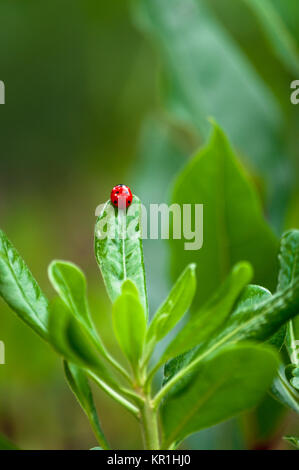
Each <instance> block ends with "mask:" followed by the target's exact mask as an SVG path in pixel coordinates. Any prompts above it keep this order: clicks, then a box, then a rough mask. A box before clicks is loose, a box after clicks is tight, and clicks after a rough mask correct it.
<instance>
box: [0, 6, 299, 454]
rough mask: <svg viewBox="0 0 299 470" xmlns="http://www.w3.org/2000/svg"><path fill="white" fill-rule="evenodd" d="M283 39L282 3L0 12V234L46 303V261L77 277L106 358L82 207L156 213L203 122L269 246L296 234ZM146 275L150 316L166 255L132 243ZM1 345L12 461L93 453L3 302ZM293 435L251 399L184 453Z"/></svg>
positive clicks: (288, 424) (1, 392)
mask: <svg viewBox="0 0 299 470" xmlns="http://www.w3.org/2000/svg"><path fill="white" fill-rule="evenodd" d="M259 3H263V5H264V7H265V9H264V8H262V9H261V8H259V7H258V4H259ZM277 33H278V34H277ZM298 42H299V5H298V1H297V0H268V1H267V2H256V1H253V0H240V1H238V2H236V1H235V0H226V1H225V2H223V1H222V0H209V1H207V0H163V1H161V0H136V1H128V0H118V1H114V2H107V1H105V2H104V1H101V0H51V1H48V0H44V1H43V2H40V1H37V0H1V1H0V79H1V80H3V81H4V83H5V86H6V104H5V105H3V106H0V144H1V148H0V226H1V228H2V229H3V230H4V231H5V232H6V233H7V234H8V236H9V238H10V239H11V240H12V241H13V243H14V244H15V245H16V246H17V248H18V250H19V251H20V253H21V254H22V255H23V257H24V258H25V260H26V262H27V263H28V265H29V266H30V268H31V270H32V272H33V274H34V276H35V277H36V278H37V279H38V281H39V282H40V285H41V286H42V288H43V290H44V291H45V293H46V294H48V295H49V297H51V296H52V295H53V291H52V289H51V287H50V285H49V282H48V280H47V266H48V264H49V262H50V261H51V260H52V259H53V258H60V259H66V260H72V261H74V262H76V263H77V264H78V265H79V266H80V267H82V269H83V270H84V271H85V272H86V275H87V278H88V289H89V299H90V304H91V307H92V312H93V316H94V319H95V321H96V322H97V324H98V326H99V329H100V331H101V334H102V336H103V339H104V341H105V342H106V343H107V345H108V346H110V347H111V348H112V350H113V351H115V353H116V354H117V353H118V352H117V350H116V346H115V343H114V340H113V338H112V334H111V323H110V305H109V301H108V298H107V296H106V293H105V291H104V289H103V284H102V280H101V277H100V273H99V271H98V268H97V266H96V263H95V260H94V255H93V225H94V222H95V216H94V212H95V208H96V206H97V205H98V204H100V203H102V202H104V201H105V200H106V199H107V198H108V197H109V193H110V190H111V187H112V186H114V185H115V184H118V183H126V184H128V185H130V186H131V187H132V189H133V191H134V192H135V193H136V194H138V196H139V197H140V198H141V199H142V200H143V201H144V202H145V203H149V202H165V201H167V200H168V195H169V191H170V188H171V184H172V180H173V177H174V175H175V174H176V173H177V172H178V171H179V169H180V168H181V167H182V166H183V165H184V163H185V162H186V161H187V159H188V158H189V157H190V155H191V154H192V153H193V152H194V151H195V150H196V149H197V148H198V147H199V146H200V145H201V144H202V143H203V142H204V141H205V140H206V138H207V135H208V133H209V123H208V121H207V117H208V116H213V117H214V118H216V119H217V120H218V122H219V123H220V124H221V125H222V126H223V128H224V129H225V130H226V132H227V133H228V135H229V137H230V139H231V141H232V143H233V145H234V146H235V147H236V149H237V151H238V153H239V155H240V159H241V160H242V161H243V163H244V164H245V166H246V167H247V169H248V171H249V172H250V173H251V175H252V178H253V179H254V181H255V183H256V187H257V189H258V191H259V194H260V197H261V200H262V201H263V204H264V208H265V216H266V217H267V218H268V220H269V222H270V223H271V225H272V227H273V229H274V230H275V231H276V233H277V234H280V233H281V232H282V231H283V230H284V229H285V228H289V227H299V191H298V181H299V158H298V156H299V154H298V136H299V105H298V106H295V105H293V104H291V102H290V94H291V90H290V83H291V81H292V80H295V79H299V62H298V60H297V59H298V56H297V48H298ZM145 262H146V270H147V275H148V283H149V296H150V303H151V308H152V310H153V309H154V308H155V307H156V306H157V305H158V304H159V302H160V301H161V300H162V299H163V297H164V295H165V293H166V292H167V289H168V287H169V285H170V279H169V275H168V274H169V269H168V247H167V243H166V242H165V243H164V242H161V241H146V242H145ZM0 339H1V340H2V341H4V342H5V347H6V365H4V366H0V431H1V432H2V433H4V434H5V435H6V436H8V437H9V438H10V439H12V440H13V441H14V442H15V443H17V444H18V446H20V447H21V448H31V449H54V448H56V449H64V448H68V449H72V448H74V449H75V448H86V449H87V448H90V447H92V446H94V445H95V439H94V437H93V435H92V433H91V431H90V429H89V425H88V422H87V420H86V418H85V416H84V414H83V413H82V412H81V410H80V408H79V406H78V405H77V403H76V401H75V398H74V397H73V395H72V394H71V392H70V391H69V390H68V388H67V385H66V383H65V381H64V377H63V371H62V367H61V361H60V359H59V358H58V356H57V355H56V354H55V353H54V352H53V351H52V350H51V349H50V347H48V346H47V345H45V344H44V343H43V342H42V341H41V340H40V339H39V338H38V337H37V336H36V335H35V334H34V333H33V332H31V330H29V328H27V327H26V326H25V325H23V324H22V323H21V322H20V321H19V319H18V318H17V317H16V316H15V314H14V313H12V312H11V311H9V309H8V308H7V307H6V305H5V304H4V302H2V301H1V302H0ZM95 398H96V402H97V407H98V411H99V415H100V418H101V421H102V424H103V427H104V429H105V431H106V433H107V436H108V439H109V440H110V442H111V444H112V445H113V446H114V447H116V448H123V449H127V448H137V447H139V446H140V441H139V438H138V434H139V430H138V427H137V425H136V423H135V422H134V420H133V418H131V417H130V416H129V415H128V414H127V412H125V411H123V410H122V409H121V408H120V407H119V406H118V405H116V404H114V403H113V402H112V401H111V400H110V399H109V398H106V397H105V396H104V395H103V394H102V393H101V392H98V391H95ZM267 416H271V420H268V419H267ZM296 427H297V430H298V421H297V422H296V417H295V416H294V415H293V414H292V413H290V412H286V411H285V410H283V409H282V408H281V407H280V405H278V404H275V403H273V402H270V403H269V402H266V403H265V405H264V407H262V408H260V409H259V411H258V412H257V413H255V415H254V417H253V416H252V415H251V416H247V417H246V416H243V417H242V418H241V419H237V420H233V421H231V422H229V423H225V424H223V425H221V426H217V427H215V428H213V429H210V430H207V431H204V432H201V433H199V434H198V435H196V436H194V437H192V439H190V440H189V443H188V445H189V446H190V447H193V448H198V449H199V448H207V449H225V448H228V449H231V448H234V449H238V448H250V447H254V446H259V445H260V446H263V445H265V442H266V443H267V446H270V447H272V448H283V447H285V446H286V444H284V443H283V441H282V440H281V435H282V434H287V433H291V432H296ZM269 443H270V444H269Z"/></svg>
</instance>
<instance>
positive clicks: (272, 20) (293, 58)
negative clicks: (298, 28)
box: [245, 0, 299, 76]
mask: <svg viewBox="0 0 299 470" xmlns="http://www.w3.org/2000/svg"><path fill="white" fill-rule="evenodd" d="M245 3H247V4H248V6H249V7H250V8H252V10H253V11H254V13H255V14H256V15H257V17H258V18H259V20H260V23H261V25H262V27H263V31H264V33H265V34H266V35H267V37H268V39H269V42H270V44H271V45H272V47H273V50H274V52H275V53H276V55H277V57H278V58H279V59H280V61H281V62H282V63H283V64H284V65H285V66H286V67H287V68H288V69H289V71H290V72H291V73H292V74H293V75H295V76H297V75H298V73H299V54H298V47H297V44H296V41H295V39H294V38H293V36H292V34H291V33H290V31H289V30H288V28H287V26H286V24H285V23H284V21H283V20H282V18H281V16H280V15H279V14H278V12H277V10H276V9H275V7H274V5H273V4H272V3H271V2H270V1H269V0H263V1H262V2H261V1H259V0H245Z"/></svg>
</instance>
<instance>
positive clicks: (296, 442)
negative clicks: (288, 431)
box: [284, 436, 299, 449]
mask: <svg viewBox="0 0 299 470" xmlns="http://www.w3.org/2000/svg"><path fill="white" fill-rule="evenodd" d="M284 439H285V440H286V441H288V442H289V443H290V444H292V445H293V446H294V447H296V449H299V437H295V436H284Z"/></svg>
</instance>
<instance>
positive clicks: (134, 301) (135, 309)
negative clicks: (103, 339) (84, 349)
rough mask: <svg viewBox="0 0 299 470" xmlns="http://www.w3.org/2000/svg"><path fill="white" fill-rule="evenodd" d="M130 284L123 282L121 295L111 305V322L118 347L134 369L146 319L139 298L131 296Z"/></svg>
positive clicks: (132, 288)
mask: <svg viewBox="0 0 299 470" xmlns="http://www.w3.org/2000/svg"><path fill="white" fill-rule="evenodd" d="M131 284H132V282H131V281H129V280H127V281H125V282H124V284H123V287H122V293H121V295H120V296H119V297H118V298H117V299H116V301H115V302H114V304H113V309H112V321H113V328H114V333H115V336H116V338H117V340H118V342H119V345H120V347H121V349H122V351H123V353H124V354H125V356H126V357H127V359H128V360H129V361H130V363H131V364H132V366H133V368H135V367H136V365H137V363H138V361H139V359H140V358H141V355H142V351H143V346H144V341H145V333H146V319H145V314H144V309H143V306H142V305H141V302H140V299H139V297H137V296H136V295H134V294H133V290H134V287H133V286H131Z"/></svg>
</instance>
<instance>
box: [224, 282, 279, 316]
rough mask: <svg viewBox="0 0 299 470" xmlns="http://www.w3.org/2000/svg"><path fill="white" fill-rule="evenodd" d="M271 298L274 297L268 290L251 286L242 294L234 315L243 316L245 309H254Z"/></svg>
mask: <svg viewBox="0 0 299 470" xmlns="http://www.w3.org/2000/svg"><path fill="white" fill-rule="evenodd" d="M270 297H272V294H271V292H270V291H269V290H268V289H265V288H264V287H261V286H257V285H254V284H250V285H249V286H247V287H245V289H244V291H243V292H242V294H241V296H240V298H239V300H238V303H237V305H236V308H235V310H234V312H233V315H234V316H236V315H238V314H239V313H241V314H242V311H243V309H246V308H249V307H253V306H254V305H256V304H257V303H259V302H262V301H264V300H267V299H269V298H270Z"/></svg>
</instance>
